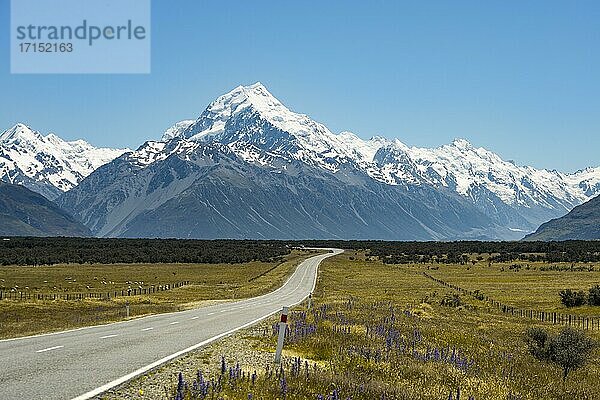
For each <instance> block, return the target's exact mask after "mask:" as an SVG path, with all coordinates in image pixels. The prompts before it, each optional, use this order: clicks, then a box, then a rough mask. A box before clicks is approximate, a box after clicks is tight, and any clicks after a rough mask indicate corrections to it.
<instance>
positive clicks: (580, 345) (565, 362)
mask: <svg viewBox="0 0 600 400" xmlns="http://www.w3.org/2000/svg"><path fill="white" fill-rule="evenodd" d="M526 342H527V347H528V349H529V352H530V353H531V355H533V356H534V357H535V358H537V359H538V360H540V361H546V362H550V363H553V364H555V365H557V366H559V367H560V368H561V369H562V371H563V380H566V379H567V376H568V375H569V373H570V372H571V371H575V370H577V369H579V368H581V367H583V366H585V364H587V362H588V361H589V360H590V359H591V357H592V350H593V349H594V347H595V346H596V343H595V342H594V341H593V340H592V339H591V338H589V337H588V336H586V335H585V333H583V332H582V331H580V330H576V329H573V328H571V327H565V328H563V329H562V330H561V331H560V333H559V334H558V335H556V336H554V335H551V334H549V333H548V332H547V331H546V330H544V329H541V328H530V329H528V330H527V333H526Z"/></svg>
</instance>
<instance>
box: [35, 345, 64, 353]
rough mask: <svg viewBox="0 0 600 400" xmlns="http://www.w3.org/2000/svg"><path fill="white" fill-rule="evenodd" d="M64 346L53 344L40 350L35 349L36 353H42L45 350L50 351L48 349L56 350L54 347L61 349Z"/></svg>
mask: <svg viewBox="0 0 600 400" xmlns="http://www.w3.org/2000/svg"><path fill="white" fill-rule="evenodd" d="M63 347H65V346H54V347H48V348H47V349H42V350H36V351H35V352H36V353H44V352H46V351H50V350H56V349H62V348H63Z"/></svg>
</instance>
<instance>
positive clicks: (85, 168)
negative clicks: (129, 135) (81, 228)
mask: <svg viewBox="0 0 600 400" xmlns="http://www.w3.org/2000/svg"><path fill="white" fill-rule="evenodd" d="M126 151H129V150H128V149H107V148H96V147H94V146H92V145H90V144H89V143H87V142H86V141H84V140H76V141H72V142H67V141H64V140H62V139H61V138H60V137H58V136H57V135H55V134H53V133H50V134H48V135H46V136H43V135H42V134H41V133H39V132H37V131H34V130H33V129H31V128H29V127H28V126H26V125H25V124H16V125H15V126H13V127H12V128H11V129H8V130H6V131H5V132H3V133H2V134H1V135H0V180H2V181H5V182H9V183H14V184H20V185H23V186H25V187H27V188H29V189H31V190H33V191H35V192H38V193H40V194H42V195H44V196H45V197H47V198H48V199H55V198H56V197H58V196H59V195H60V194H61V193H63V192H66V191H67V190H69V189H72V188H73V187H75V186H77V185H78V184H79V182H81V181H82V180H83V179H84V178H85V177H86V176H88V175H89V174H91V173H92V172H93V171H95V170H96V169H97V168H98V167H100V166H101V165H103V164H106V163H108V162H110V161H112V160H114V159H115V158H116V157H118V156H120V155H121V154H123V153H125V152H126Z"/></svg>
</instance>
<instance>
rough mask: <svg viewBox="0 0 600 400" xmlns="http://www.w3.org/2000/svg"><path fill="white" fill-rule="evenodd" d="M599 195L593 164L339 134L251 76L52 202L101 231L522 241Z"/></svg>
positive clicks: (456, 144) (459, 144)
mask: <svg viewBox="0 0 600 400" xmlns="http://www.w3.org/2000/svg"><path fill="white" fill-rule="evenodd" d="M599 192H600V168H589V169H586V170H583V171H578V172H576V173H573V174H565V173H561V172H558V171H548V170H539V169H535V168H533V167H527V166H517V165H515V164H514V163H512V162H509V161H504V160H502V159H501V158H500V157H499V156H498V155H496V154H495V153H493V152H490V151H488V150H486V149H483V148H478V147H475V146H473V145H472V144H470V143H469V142H468V141H466V140H464V139H457V140H455V141H453V142H452V143H451V144H448V145H444V146H441V147H438V148H434V149H426V148H417V147H409V146H407V145H405V144H404V143H402V142H400V141H399V140H397V139H396V140H389V139H385V138H382V137H373V138H371V139H370V140H363V139H361V138H360V137H358V136H357V135H355V134H353V133H350V132H342V133H340V134H334V133H332V132H331V131H330V130H329V129H328V128H327V127H326V126H325V125H323V124H321V123H318V122H316V121H313V120H312V119H310V118H309V117H308V116H306V115H304V114H298V113H295V112H293V111H291V110H289V109H288V108H287V107H285V106H284V105H283V104H282V103H281V102H280V101H279V100H277V99H276V98H275V97H274V96H273V95H272V94H271V93H270V92H269V91H268V90H267V89H266V88H265V87H264V86H263V85H262V84H260V83H256V84H253V85H250V86H238V87H237V88H235V89H233V90H232V91H231V92H229V93H226V94H225V95H223V96H221V97H219V98H217V99H216V100H215V101H213V102H212V103H211V104H209V105H208V107H207V108H206V109H205V110H204V111H203V112H202V113H201V114H200V116H199V117H198V118H197V119H196V120H194V121H191V120H185V121H182V122H180V123H178V124H176V125H175V126H174V127H172V128H170V129H168V130H167V131H166V132H165V134H164V135H163V137H162V139H161V140H160V141H149V142H146V143H145V144H144V145H142V146H141V147H140V148H138V149H137V150H136V151H134V152H132V153H127V154H124V155H122V156H121V157H118V158H117V159H115V160H114V161H112V162H111V163H108V164H106V165H104V166H103V167H100V168H98V169H97V170H96V171H95V172H94V173H92V174H91V175H90V176H89V177H88V178H86V179H85V180H83V182H82V183H81V184H80V185H79V186H77V187H75V188H74V189H72V190H70V191H69V192H67V193H65V194H64V195H61V196H60V197H59V199H58V201H59V204H61V205H62V206H63V207H65V209H69V210H71V209H72V210H73V211H74V213H75V214H76V215H77V216H78V217H79V218H80V219H81V220H82V221H83V222H84V223H85V224H86V225H87V226H88V227H90V229H92V231H93V232H94V233H96V234H98V235H101V236H160V237H166V236H168V237H203V238H205V237H253V238H309V237H318V238H377V239H418V240H428V239H436V240H448V239H474V238H485V239H519V238H521V237H523V236H524V235H525V234H526V233H528V232H532V231H533V230H535V229H536V228H537V227H538V226H539V225H540V224H541V223H543V222H545V221H547V220H549V219H551V218H556V217H559V216H562V215H564V214H566V213H567V212H568V211H569V210H571V209H572V208H573V207H575V206H577V205H579V204H581V203H583V202H585V201H587V200H588V199H590V198H591V197H593V196H594V195H596V194H598V193H599ZM284 199H286V201H285V202H284V201H283V200H284ZM323 213H325V215H326V217H325V216H323V215H322V214H323ZM315 215H321V217H320V218H318V219H317V218H316V217H315ZM153 224H154V225H155V226H154V228H152V225H153ZM336 224H337V226H336Z"/></svg>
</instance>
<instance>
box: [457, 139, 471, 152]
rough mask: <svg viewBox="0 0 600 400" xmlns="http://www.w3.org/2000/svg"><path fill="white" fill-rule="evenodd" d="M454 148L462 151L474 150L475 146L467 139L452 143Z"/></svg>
mask: <svg viewBox="0 0 600 400" xmlns="http://www.w3.org/2000/svg"><path fill="white" fill-rule="evenodd" d="M452 146H454V147H457V148H459V149H461V150H467V149H472V148H473V145H472V144H471V142H469V141H468V140H466V139H462V138H456V139H454V140H453V141H452Z"/></svg>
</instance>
